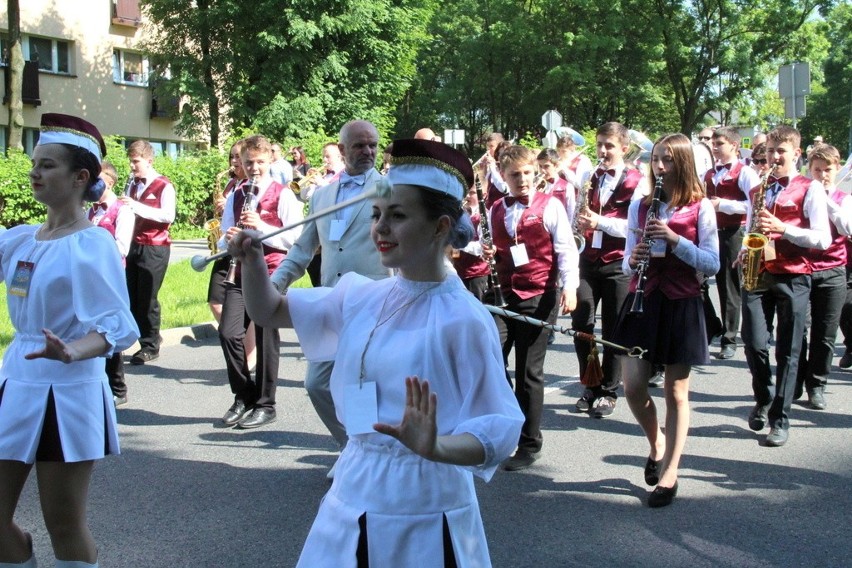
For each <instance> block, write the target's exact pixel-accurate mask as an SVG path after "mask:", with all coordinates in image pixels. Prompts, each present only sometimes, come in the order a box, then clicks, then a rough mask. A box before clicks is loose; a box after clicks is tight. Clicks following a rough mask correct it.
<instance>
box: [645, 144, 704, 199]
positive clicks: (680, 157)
mask: <svg viewBox="0 0 852 568" xmlns="http://www.w3.org/2000/svg"><path fill="white" fill-rule="evenodd" d="M658 146H662V147H665V148H666V149H667V150H668V151H669V153H670V154H671V155H672V163H673V165H674V167H673V168H672V171H671V172H670V173H668V174H666V175H667V177H669V178H670V179H672V180H673V181H671V182H669V184H668V186H669V188H670V190H671V195H670V196H669V200H668V203H669V205H671V206H672V207H683V206H684V205H689V204H690V203H693V202H695V201H698V200H699V199H701V198H702V197H704V190H703V188H702V187H701V183H700V182H699V181H698V173H697V172H696V171H695V155H694V154H693V151H692V142H691V141H690V140H689V138H687V137H686V136H684V135H683V134H680V133H677V134H666V135H664V136H662V137H660V138H658V139H657V141H656V142H654V148H653V149H652V150H651V155H652V156H653V155H654V151H655V150H656V149H657V147H658ZM650 175H651V187H652V188H653V187H654V186H655V185H656V183H657V176H655V175H654V168H651V174H650ZM653 199H654V195H653V191H651V194H650V195H648V196H646V197H645V203H646V204H648V205H650V204H651V201H653Z"/></svg>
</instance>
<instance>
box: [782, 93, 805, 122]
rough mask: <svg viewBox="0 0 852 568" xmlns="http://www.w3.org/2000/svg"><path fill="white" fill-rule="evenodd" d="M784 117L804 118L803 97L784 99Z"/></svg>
mask: <svg viewBox="0 0 852 568" xmlns="http://www.w3.org/2000/svg"><path fill="white" fill-rule="evenodd" d="M784 116H785V117H787V118H802V117H803V116H805V97H804V95H803V96H800V97H790V98H787V99H784Z"/></svg>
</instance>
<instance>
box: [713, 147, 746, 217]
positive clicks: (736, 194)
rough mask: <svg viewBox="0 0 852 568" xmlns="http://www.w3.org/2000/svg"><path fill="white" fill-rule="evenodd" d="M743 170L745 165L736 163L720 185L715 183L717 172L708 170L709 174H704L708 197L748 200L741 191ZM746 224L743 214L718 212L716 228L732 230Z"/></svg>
mask: <svg viewBox="0 0 852 568" xmlns="http://www.w3.org/2000/svg"><path fill="white" fill-rule="evenodd" d="M742 169H743V165H742V164H741V163H740V162H736V163H735V164H734V165H733V167H731V169H730V170H728V173H726V174H725V177H724V178H722V180H721V181H719V185H716V184H714V183H713V176H714V175H715V174H716V170H715V168H714V169H710V170H707V173H705V174H704V185H705V187H706V188H707V197H708V198H711V199H712V198H713V197H719V198H721V199H731V200H734V201H743V200H744V199H746V194H745V193H743V191H742V190H741V189H740V186H739V182H740V171H741V170H742ZM744 224H745V215H743V214H734V215H732V214H729V213H720V212H718V211H717V212H716V227H717V228H719V229H732V228H734V227H740V226H742V225H744Z"/></svg>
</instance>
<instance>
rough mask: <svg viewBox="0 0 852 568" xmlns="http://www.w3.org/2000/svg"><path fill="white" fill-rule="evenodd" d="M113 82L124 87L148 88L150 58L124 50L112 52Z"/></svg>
mask: <svg viewBox="0 0 852 568" xmlns="http://www.w3.org/2000/svg"><path fill="white" fill-rule="evenodd" d="M112 80H113V81H115V82H116V83H121V84H123V85H138V86H140V87H147V86H148V58H147V57H145V56H144V55H142V54H141V53H133V52H132V51H125V50H123V49H114V50H113V51H112Z"/></svg>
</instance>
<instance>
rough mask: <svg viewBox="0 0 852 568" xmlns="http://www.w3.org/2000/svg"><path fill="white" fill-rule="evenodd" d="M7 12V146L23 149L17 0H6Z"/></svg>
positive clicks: (22, 73) (22, 61) (21, 83)
mask: <svg viewBox="0 0 852 568" xmlns="http://www.w3.org/2000/svg"><path fill="white" fill-rule="evenodd" d="M6 6H7V9H8V14H9V66H8V67H7V68H6V73H8V74H9V78H8V79H9V93H8V94H9V148H15V149H17V150H23V149H24V145H23V134H24V99H23V77H24V52H23V51H22V49H21V10H20V6H19V4H18V0H7V4H6Z"/></svg>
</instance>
